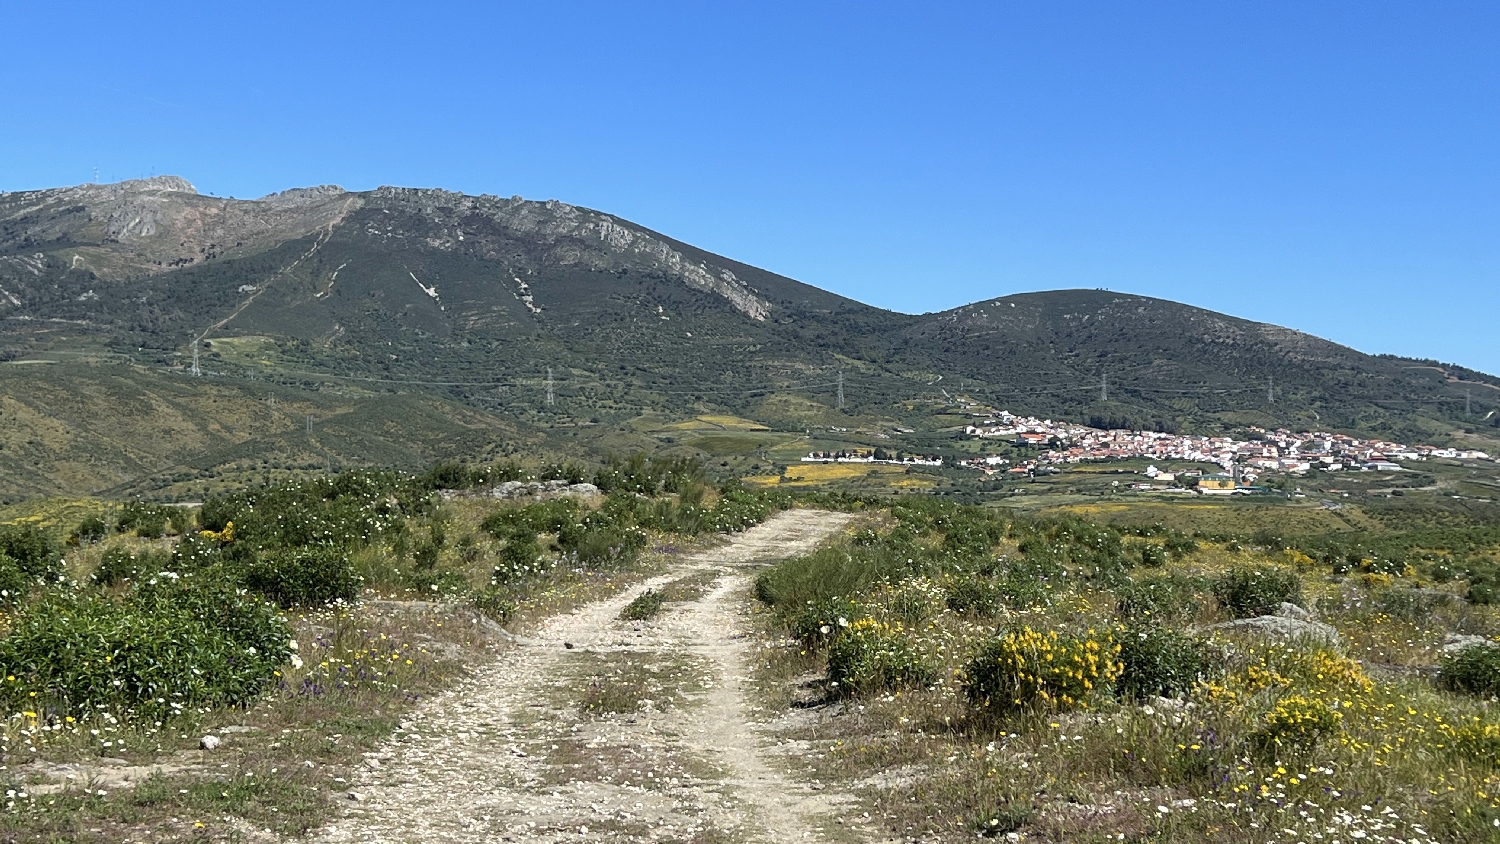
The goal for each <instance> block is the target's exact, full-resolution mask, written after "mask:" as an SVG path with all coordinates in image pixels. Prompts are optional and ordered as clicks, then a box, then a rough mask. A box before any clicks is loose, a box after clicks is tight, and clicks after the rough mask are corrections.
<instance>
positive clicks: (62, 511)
mask: <svg viewBox="0 0 1500 844" xmlns="http://www.w3.org/2000/svg"><path fill="white" fill-rule="evenodd" d="M112 507H113V505H111V504H109V503H107V502H104V501H100V500H99V499H97V498H39V499H33V500H31V501H26V502H23V503H21V504H11V505H9V506H4V507H0V525H8V524H22V523H29V524H34V525H38V526H40V527H44V528H53V529H63V528H66V529H72V528H73V527H75V526H77V524H78V523H79V522H81V521H83V520H84V519H85V518H87V517H88V516H97V515H99V514H100V513H103V512H104V511H105V510H109V509H111V508H112Z"/></svg>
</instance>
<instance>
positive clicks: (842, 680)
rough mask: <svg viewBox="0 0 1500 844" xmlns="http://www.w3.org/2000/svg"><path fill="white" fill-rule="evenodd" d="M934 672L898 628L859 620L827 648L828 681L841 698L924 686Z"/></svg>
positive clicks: (909, 639) (932, 677) (866, 619)
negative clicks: (842, 696)
mask: <svg viewBox="0 0 1500 844" xmlns="http://www.w3.org/2000/svg"><path fill="white" fill-rule="evenodd" d="M935 677H936V672H935V671H934V670H933V668H932V666H931V665H929V664H928V662H927V659H926V657H925V656H924V655H923V654H922V652H921V650H920V649H919V648H918V647H917V646H916V643H915V642H913V641H912V639H911V637H910V636H908V635H907V634H906V632H905V631H904V630H903V629H902V628H901V626H900V625H890V624H882V623H880V622H878V621H876V620H875V619H873V618H861V619H858V620H856V621H854V622H853V623H851V624H850V625H849V627H848V628H847V629H845V630H844V631H843V632H842V633H841V634H839V635H838V637H837V638H835V639H834V640H833V644H832V645H830V646H829V648H828V679H829V680H830V681H831V683H832V684H833V685H834V687H835V688H836V689H837V690H838V691H839V692H840V693H841V694H865V693H869V692H877V691H891V690H895V689H904V688H911V687H913V686H925V685H927V684H929V683H931V682H932V681H933V679H934V678H935Z"/></svg>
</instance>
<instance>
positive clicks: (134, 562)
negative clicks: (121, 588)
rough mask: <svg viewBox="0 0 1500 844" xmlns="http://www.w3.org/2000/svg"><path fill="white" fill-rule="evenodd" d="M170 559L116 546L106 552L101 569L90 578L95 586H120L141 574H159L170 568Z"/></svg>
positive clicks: (163, 555)
mask: <svg viewBox="0 0 1500 844" xmlns="http://www.w3.org/2000/svg"><path fill="white" fill-rule="evenodd" d="M169 563H170V558H169V557H168V556H167V555H166V554H164V553H163V554H156V553H152V552H150V551H144V552H142V553H139V554H137V553H135V552H133V551H131V550H130V549H128V548H123V547H121V546H118V545H117V546H115V547H114V548H110V549H109V550H107V551H105V552H104V556H103V558H101V559H100V560H99V567H98V568H96V569H94V573H93V574H92V575H90V576H89V580H91V581H92V582H93V583H94V584H95V585H98V586H118V585H120V584H121V583H124V582H125V581H127V580H136V579H137V578H139V577H140V575H141V574H143V573H144V574H147V575H152V574H157V573H158V572H160V571H162V570H163V569H165V568H167V567H168V564H169Z"/></svg>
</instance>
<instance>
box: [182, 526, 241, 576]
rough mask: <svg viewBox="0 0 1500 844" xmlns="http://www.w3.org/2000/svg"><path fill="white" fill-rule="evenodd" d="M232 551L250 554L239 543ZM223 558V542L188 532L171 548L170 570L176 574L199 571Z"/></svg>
mask: <svg viewBox="0 0 1500 844" xmlns="http://www.w3.org/2000/svg"><path fill="white" fill-rule="evenodd" d="M234 550H235V551H236V552H238V554H249V553H250V547H249V545H248V544H245V543H241V544H240V545H239V546H237V547H236V548H235V549H234ZM238 554H236V555H235V556H238ZM225 557H226V552H225V546H224V543H223V542H221V541H220V540H218V539H214V538H213V537H210V536H205V535H203V534H202V533H198V532H195V531H189V532H188V533H187V534H185V535H184V536H183V537H182V539H180V540H178V541H177V545H176V546H174V547H173V548H172V561H171V568H172V570H173V571H176V572H189V571H199V570H201V569H206V568H209V567H210V566H214V565H217V564H219V563H221V562H223V561H224V558H225Z"/></svg>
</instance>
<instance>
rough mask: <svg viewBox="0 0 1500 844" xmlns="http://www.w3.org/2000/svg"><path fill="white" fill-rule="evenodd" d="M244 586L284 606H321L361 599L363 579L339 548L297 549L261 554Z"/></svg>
mask: <svg viewBox="0 0 1500 844" xmlns="http://www.w3.org/2000/svg"><path fill="white" fill-rule="evenodd" d="M243 577H244V583H245V585H246V586H248V587H249V588H251V589H253V590H255V591H256V592H259V593H260V594H262V595H264V596H266V597H267V598H270V599H271V600H272V601H275V602H276V603H277V604H280V605H281V606H282V607H288V608H289V607H320V606H326V605H327V604H330V603H332V602H334V601H353V600H354V599H355V598H357V597H359V586H360V577H359V574H358V573H356V572H355V570H354V565H353V564H352V563H351V562H349V556H348V554H346V553H344V552H343V551H341V550H339V549H336V548H296V549H287V550H279V551H271V552H267V553H264V554H262V555H260V556H259V557H258V558H257V559H256V560H254V561H253V562H251V563H250V564H249V565H247V566H246V567H245V570H244V575H243Z"/></svg>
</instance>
